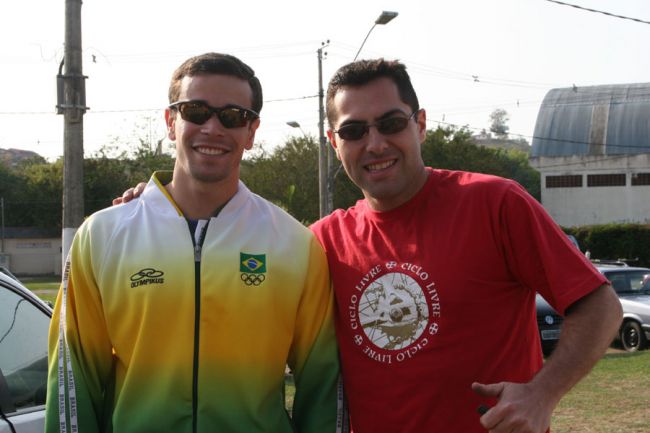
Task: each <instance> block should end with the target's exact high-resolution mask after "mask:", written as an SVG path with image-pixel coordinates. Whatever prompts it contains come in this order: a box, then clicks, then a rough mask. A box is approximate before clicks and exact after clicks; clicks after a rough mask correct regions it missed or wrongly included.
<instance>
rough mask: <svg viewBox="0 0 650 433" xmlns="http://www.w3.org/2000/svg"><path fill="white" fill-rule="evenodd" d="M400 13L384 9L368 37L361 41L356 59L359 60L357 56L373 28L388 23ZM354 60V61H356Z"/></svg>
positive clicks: (371, 28)
mask: <svg viewBox="0 0 650 433" xmlns="http://www.w3.org/2000/svg"><path fill="white" fill-rule="evenodd" d="M397 15H398V13H397V12H390V11H383V12H382V13H381V15H379V17H377V19H376V20H375V23H374V24H373V25H372V27H370V30H369V31H368V34H367V35H366V38H365V39H364V40H363V42H361V46H360V47H359V51H357V54H356V55H355V56H354V60H357V57H359V53H360V52H361V49H362V48H363V46H364V45H365V44H366V41H367V40H368V36H370V33H372V30H373V29H374V28H375V27H377V24H380V25H384V24H388V23H389V22H390V21H391V20H392V19H393V18H395V17H396V16H397ZM354 60H353V61H354Z"/></svg>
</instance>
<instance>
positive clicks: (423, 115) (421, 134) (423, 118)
mask: <svg viewBox="0 0 650 433" xmlns="http://www.w3.org/2000/svg"><path fill="white" fill-rule="evenodd" d="M417 123H418V138H419V139H420V143H422V142H424V139H425V138H427V112H426V110H425V109H424V108H420V111H418V114H417Z"/></svg>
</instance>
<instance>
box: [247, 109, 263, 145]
mask: <svg viewBox="0 0 650 433" xmlns="http://www.w3.org/2000/svg"><path fill="white" fill-rule="evenodd" d="M261 122H262V121H261V119H260V118H259V117H258V118H257V119H255V120H253V121H252V122H251V124H250V125H249V126H248V138H247V139H246V145H245V146H244V149H246V150H251V149H252V148H253V143H254V142H255V132H256V131H257V128H259V127H260V123H261Z"/></svg>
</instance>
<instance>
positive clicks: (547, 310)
mask: <svg viewBox="0 0 650 433" xmlns="http://www.w3.org/2000/svg"><path fill="white" fill-rule="evenodd" d="M594 265H595V266H596V269H598V272H600V273H601V274H603V275H604V276H605V277H606V278H607V279H608V280H609V281H610V282H611V283H612V287H613V288H614V290H615V291H616V294H617V295H618V297H619V300H620V301H621V305H622V307H623V322H622V323H621V327H620V329H619V331H618V334H617V336H616V340H615V341H616V342H617V343H620V345H621V347H622V348H623V349H624V350H626V351H628V352H636V351H638V350H641V349H643V348H645V347H646V346H647V345H648V342H649V341H650V269H649V268H639V267H631V266H628V265H627V264H626V263H625V262H621V261H618V260H609V261H608V260H595V261H594ZM536 301H537V302H536V304H537V305H536V306H537V326H538V328H539V337H540V340H541V342H542V352H543V353H544V355H545V356H548V355H549V354H550V353H551V352H552V351H553V349H554V348H555V345H556V344H557V341H558V339H559V337H560V329H561V327H562V321H563V318H562V316H560V315H559V314H558V313H557V312H556V311H555V310H554V309H553V307H551V306H550V305H549V304H548V303H547V302H546V301H545V300H544V298H542V297H541V296H540V295H539V294H538V295H537V299H536Z"/></svg>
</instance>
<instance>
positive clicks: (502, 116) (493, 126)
mask: <svg viewBox="0 0 650 433" xmlns="http://www.w3.org/2000/svg"><path fill="white" fill-rule="evenodd" d="M508 120H510V117H508V112H507V111H506V110H504V109H503V108H497V109H496V110H494V111H493V112H492V113H490V131H492V132H494V133H495V134H496V136H497V137H499V138H508V130H509V129H510V127H509V126H508V125H507V124H506V123H507V122H508Z"/></svg>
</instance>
